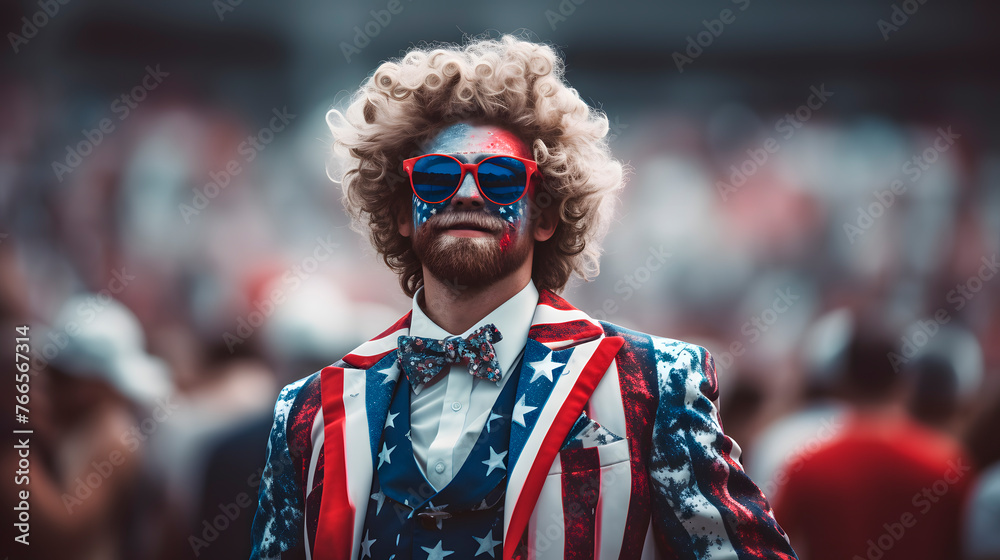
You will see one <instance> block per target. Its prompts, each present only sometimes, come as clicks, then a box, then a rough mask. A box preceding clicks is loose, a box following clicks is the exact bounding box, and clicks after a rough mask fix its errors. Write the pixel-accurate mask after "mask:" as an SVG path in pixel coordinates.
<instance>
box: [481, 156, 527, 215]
mask: <svg viewBox="0 0 1000 560" xmlns="http://www.w3.org/2000/svg"><path fill="white" fill-rule="evenodd" d="M527 186H528V170H527V168H525V166H524V162H522V161H519V160H516V159H514V158H509V157H492V158H489V159H487V160H484V161H483V162H482V163H480V164H479V187H480V188H481V189H483V194H485V195H486V197H487V198H489V199H490V200H492V201H493V202H496V203H497V204H511V203H513V202H515V201H516V200H517V199H519V198H521V195H522V194H523V193H524V189H525V187H527Z"/></svg>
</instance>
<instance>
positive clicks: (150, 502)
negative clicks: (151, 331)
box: [0, 294, 173, 560]
mask: <svg viewBox="0 0 1000 560" xmlns="http://www.w3.org/2000/svg"><path fill="white" fill-rule="evenodd" d="M47 332H48V334H47V335H43V334H42V333H35V334H33V337H34V340H36V341H37V342H36V343H43V342H42V341H50V340H51V341H52V344H53V345H52V348H53V349H56V353H55V355H52V353H51V351H46V353H45V356H46V357H47V358H49V359H48V360H47V364H45V365H44V367H43V368H42V369H41V370H35V371H34V372H33V377H32V381H31V384H32V388H31V391H32V392H31V403H32V406H31V407H30V408H31V410H32V413H31V427H33V429H34V434H33V435H32V447H31V453H32V462H31V474H30V476H31V481H30V489H31V510H30V511H31V527H32V539H31V546H30V547H25V548H24V549H23V550H22V552H24V553H26V554H27V555H26V556H19V557H24V558H40V559H49V558H74V559H81V560H89V559H94V560H108V559H125V558H129V559H131V558H145V557H149V555H151V554H152V553H153V551H154V550H155V549H156V548H157V546H158V544H159V542H160V539H161V538H162V534H161V533H160V532H159V527H160V526H161V524H162V521H163V519H162V518H161V513H162V512H163V509H162V506H163V495H162V491H163V488H162V484H159V483H158V481H157V479H156V477H155V470H154V469H152V468H151V466H150V464H149V461H148V456H147V450H146V445H147V440H149V439H150V438H151V437H155V432H156V431H157V428H158V425H159V423H160V422H163V421H165V420H167V419H168V418H169V416H170V415H171V413H172V411H173V410H172V407H173V405H172V403H171V402H170V400H169V399H170V395H171V391H172V388H171V385H170V375H169V371H168V370H167V368H166V366H165V365H164V364H163V363H162V362H161V361H160V360H158V359H157V358H154V357H152V356H150V355H148V354H146V353H145V350H144V344H145V342H144V337H143V333H142V329H141V327H140V325H139V323H138V320H137V319H136V318H135V316H134V315H133V314H132V313H131V312H130V311H129V310H128V309H127V308H125V306H123V305H122V304H121V303H119V302H117V301H115V300H113V299H110V298H106V297H105V296H103V295H97V294H81V295H77V296H74V297H72V298H70V299H69V300H67V301H66V302H65V303H64V304H63V305H62V308H61V311H60V312H59V314H58V315H57V317H56V319H55V321H54V322H53V325H52V327H51V328H49V329H48V330H47ZM38 355H39V356H41V355H42V354H41V353H39V354H38ZM16 460H17V458H16V453H15V450H14V449H13V448H5V449H4V451H3V458H2V459H0V461H2V462H3V464H4V465H8V466H12V465H15V464H16ZM13 470H15V469H14V468H11V472H13ZM3 488H4V490H5V491H6V490H7V489H8V488H9V487H8V486H7V485H4V486H3Z"/></svg>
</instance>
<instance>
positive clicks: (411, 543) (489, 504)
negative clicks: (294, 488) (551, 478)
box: [358, 362, 521, 560]
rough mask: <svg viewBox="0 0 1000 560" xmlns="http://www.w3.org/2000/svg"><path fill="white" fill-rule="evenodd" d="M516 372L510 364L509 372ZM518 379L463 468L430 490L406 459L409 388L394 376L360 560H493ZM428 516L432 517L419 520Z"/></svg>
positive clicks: (409, 452) (505, 392) (499, 541)
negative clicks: (449, 558) (440, 486)
mask: <svg viewBox="0 0 1000 560" xmlns="http://www.w3.org/2000/svg"><path fill="white" fill-rule="evenodd" d="M520 369H521V362H518V363H517V364H515V367H514V370H513V372H512V373H517V372H518V371H520ZM516 380H517V375H515V377H514V379H511V380H509V381H508V383H507V384H506V385H505V386H504V389H503V391H501V393H500V396H499V397H497V400H496V402H495V403H494V405H493V408H492V409H491V411H490V416H489V419H488V421H487V423H486V425H485V426H484V427H483V431H482V432H481V433H480V434H479V439H478V440H477V441H476V445H475V446H474V447H473V449H472V452H471V453H470V454H469V456H468V458H467V459H466V460H465V463H463V464H462V466H461V468H459V470H458V472H457V473H456V475H455V477H454V478H453V479H452V481H451V482H450V483H448V485H447V486H445V487H444V488H443V489H441V490H440V491H436V490H435V489H434V488H433V487H432V486H431V484H430V483H429V482H428V481H427V479H426V478H425V477H424V475H423V473H422V472H421V470H420V467H419V466H418V465H417V462H416V459H415V458H414V456H413V444H412V441H411V440H410V432H409V426H410V387H409V381H408V379H407V378H406V376H400V378H399V382H398V388H397V390H396V391H395V394H394V396H393V397H392V401H391V402H390V404H389V412H388V415H387V417H386V422H385V425H384V427H383V432H382V441H381V445H380V446H379V452H378V454H377V455H376V463H375V472H374V475H373V477H372V486H371V501H370V502H369V503H368V511H367V514H366V516H365V528H364V531H363V532H362V540H361V547H360V550H359V553H358V558H360V559H367V558H373V559H385V560H405V559H415V560H440V559H443V558H446V557H449V556H451V557H452V558H453V560H454V559H457V558H476V557H480V558H500V557H501V556H502V547H501V545H502V543H503V517H504V515H503V505H504V504H503V502H504V496H505V494H506V487H507V454H508V449H507V445H508V441H509V439H510V421H509V419H510V418H511V412H512V409H513V407H514V395H515V393H516V389H517V382H516ZM421 513H429V514H431V516H421V515H419V514H421Z"/></svg>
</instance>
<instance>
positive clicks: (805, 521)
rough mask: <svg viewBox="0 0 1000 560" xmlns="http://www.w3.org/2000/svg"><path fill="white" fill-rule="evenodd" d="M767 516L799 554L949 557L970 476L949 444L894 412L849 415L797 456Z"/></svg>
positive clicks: (853, 559)
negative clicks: (825, 439)
mask: <svg viewBox="0 0 1000 560" xmlns="http://www.w3.org/2000/svg"><path fill="white" fill-rule="evenodd" d="M798 464H799V466H800V467H801V468H798V469H796V470H794V471H791V472H789V473H788V481H787V482H786V484H785V485H784V487H783V488H782V490H781V493H780V494H779V495H778V496H776V499H775V507H774V511H775V516H776V517H777V519H778V522H779V523H780V524H781V526H782V527H784V528H785V530H786V532H787V533H788V535H789V537H790V538H791V539H792V540H791V544H792V546H793V547H794V548H795V550H796V552H798V553H799V554H800V555H801V556H802V558H804V559H805V558H808V559H809V560H826V559H830V560H895V559H900V560H911V559H920V560H938V559H940V560H954V559H956V558H959V557H960V551H959V542H960V537H959V536H960V522H961V512H962V502H963V499H964V497H965V494H966V490H967V488H968V487H969V484H970V483H971V482H972V478H973V473H972V469H971V462H970V461H969V459H968V458H967V456H966V454H965V453H964V451H963V450H962V448H961V447H960V446H959V445H958V443H957V442H955V441H954V440H952V439H950V438H949V437H947V436H945V435H943V434H941V433H938V432H934V431H931V430H929V429H927V428H924V427H923V426H921V425H919V424H917V423H916V422H914V421H912V420H910V419H909V418H907V417H903V416H893V417H888V416H884V415H883V416H877V415H867V414H857V413H855V414H852V415H851V417H850V418H849V419H848V422H847V425H846V426H845V428H844V430H843V431H842V432H841V433H840V435H839V436H838V437H836V438H835V439H833V440H831V441H830V442H829V443H828V444H827V445H825V446H824V447H822V448H821V449H819V450H817V451H815V452H813V453H810V454H809V455H808V456H807V457H803V458H801V459H799V460H798Z"/></svg>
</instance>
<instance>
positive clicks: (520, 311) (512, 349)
mask: <svg viewBox="0 0 1000 560" xmlns="http://www.w3.org/2000/svg"><path fill="white" fill-rule="evenodd" d="M423 290H424V289H423V287H421V288H420V289H419V290H417V293H415V294H413V314H412V315H411V317H410V336H420V337H424V338H434V339H445V338H449V337H451V336H454V335H452V334H451V333H449V332H448V331H446V330H444V329H443V328H441V327H439V326H438V325H437V324H436V323H435V322H434V321H432V320H431V319H430V317H428V316H427V314H425V313H424V310H423V309H421V308H420V304H419V303H418V302H419V301H420V300H419V298H420V294H421V293H422V292H423ZM537 306H538V289H537V288H535V283H534V282H533V281H532V280H528V284H527V285H526V286H525V287H524V288H522V289H521V291H520V292H518V293H516V294H514V295H513V296H512V297H511V298H510V299H508V300H507V301H505V302H503V303H502V304H500V307H497V308H496V309H494V310H493V311H491V312H490V313H489V315H487V316H485V317H483V318H482V319H480V320H479V321H478V322H477V323H476V324H475V325H473V326H471V327H469V329H468V330H467V331H465V332H463V333H462V334H460V335H458V336H460V337H462V338H465V337H467V336H469V335H470V334H472V332H473V331H475V330H476V329H478V328H479V327H481V326H483V325H485V324H487V323H493V324H494V325H495V326H496V328H497V329H498V330H499V331H500V334H501V335H502V336H503V338H502V339H501V340H500V341H499V342H495V343H493V349H494V350H495V351H496V353H497V362H498V363H499V364H500V371H501V375H502V376H503V377H506V376H507V374H508V373H509V372H510V369H511V367H513V365H514V361H515V360H516V359H517V357H518V356H519V355H520V354H521V350H523V349H524V345H525V344H526V343H527V342H528V331H529V330H530V329H531V319H532V318H533V317H534V315H535V307H537Z"/></svg>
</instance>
